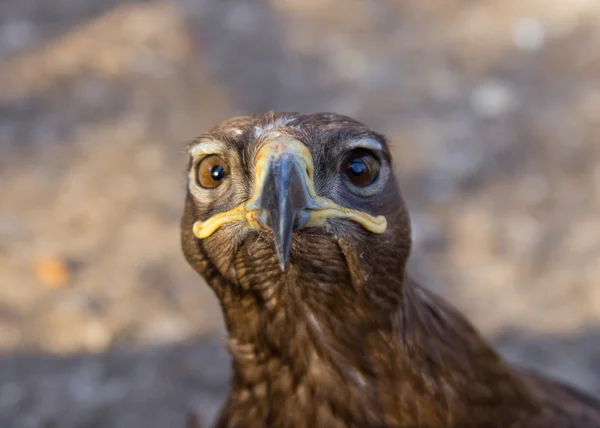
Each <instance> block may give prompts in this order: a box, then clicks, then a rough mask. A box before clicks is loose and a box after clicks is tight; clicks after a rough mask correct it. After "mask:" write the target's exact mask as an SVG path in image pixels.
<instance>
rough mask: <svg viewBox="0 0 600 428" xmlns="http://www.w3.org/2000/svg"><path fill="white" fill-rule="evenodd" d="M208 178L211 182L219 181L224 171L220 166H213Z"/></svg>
mask: <svg viewBox="0 0 600 428" xmlns="http://www.w3.org/2000/svg"><path fill="white" fill-rule="evenodd" d="M210 176H211V177H212V178H213V180H217V181H220V180H222V179H223V177H224V176H225V169H224V168H223V167H222V166H221V165H215V166H213V167H212V169H211V170H210Z"/></svg>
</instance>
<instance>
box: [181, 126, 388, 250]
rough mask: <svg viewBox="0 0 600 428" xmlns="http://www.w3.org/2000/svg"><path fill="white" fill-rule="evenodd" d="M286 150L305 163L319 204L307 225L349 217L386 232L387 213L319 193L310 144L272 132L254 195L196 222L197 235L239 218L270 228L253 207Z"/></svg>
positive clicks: (260, 159)
mask: <svg viewBox="0 0 600 428" xmlns="http://www.w3.org/2000/svg"><path fill="white" fill-rule="evenodd" d="M284 153H286V154H291V155H293V156H294V157H295V158H296V159H297V160H298V161H300V162H301V164H304V165H305V166H306V168H305V169H304V181H305V183H306V185H307V191H308V193H309V194H310V196H311V197H312V198H313V199H314V200H315V201H316V204H317V208H313V209H310V210H309V215H310V218H309V220H308V222H307V223H306V225H305V226H304V227H314V226H322V225H324V224H325V222H326V221H327V219H329V218H347V219H349V220H352V221H354V222H356V223H359V224H360V225H361V226H362V227H364V228H365V229H366V230H368V231H370V232H372V233H377V234H381V233H383V232H385V229H386V228H387V221H386V219H385V217H383V216H376V217H373V216H371V215H369V214H367V213H364V212H362V211H357V210H353V209H350V208H345V207H342V206H340V205H338V204H336V203H335V202H333V201H332V200H331V199H328V198H324V197H321V196H318V195H317V194H316V192H315V185H314V166H313V160H312V156H311V154H310V151H309V150H308V148H307V147H306V146H305V145H304V144H302V143H301V142H300V141H298V140H295V139H293V138H291V137H288V136H285V135H282V134H279V133H278V132H273V133H272V136H271V139H270V141H268V142H267V143H266V144H265V145H264V146H263V147H262V148H261V149H260V150H259V152H258V154H257V155H256V167H255V174H256V181H255V184H254V192H253V196H252V198H251V199H249V200H248V201H246V202H244V203H242V204H240V205H238V206H237V207H235V208H234V209H232V210H230V211H226V212H223V213H219V214H216V215H214V216H212V217H210V218H208V219H207V220H205V221H197V222H195V223H194V226H193V232H194V235H195V236H196V237H197V238H198V239H204V238H207V237H209V236H210V235H212V234H213V233H214V232H215V231H216V230H217V229H219V228H220V227H221V226H223V225H224V224H227V223H232V222H239V221H245V222H246V223H247V224H248V226H249V227H251V228H253V229H260V228H265V229H268V227H267V226H266V225H263V224H262V223H261V222H260V220H259V213H260V210H258V209H254V208H250V207H254V206H255V202H256V200H257V199H258V198H259V197H260V194H261V192H262V189H263V184H264V182H265V179H266V175H267V171H268V170H269V164H270V163H271V161H272V160H273V159H275V158H279V157H281V155H282V154H284Z"/></svg>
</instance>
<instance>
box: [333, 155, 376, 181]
mask: <svg viewBox="0 0 600 428" xmlns="http://www.w3.org/2000/svg"><path fill="white" fill-rule="evenodd" d="M379 167H380V164H379V161H378V160H377V158H376V157H375V155H374V154H373V153H371V152H370V151H369V150H366V149H356V150H354V151H352V152H351V153H350V155H349V156H348V157H347V158H346V161H345V162H344V165H343V166H342V171H343V172H344V173H345V174H346V176H347V177H348V179H349V180H350V182H351V183H352V184H354V185H355V186H359V187H365V186H368V185H369V184H371V183H373V182H374V181H375V180H377V177H379Z"/></svg>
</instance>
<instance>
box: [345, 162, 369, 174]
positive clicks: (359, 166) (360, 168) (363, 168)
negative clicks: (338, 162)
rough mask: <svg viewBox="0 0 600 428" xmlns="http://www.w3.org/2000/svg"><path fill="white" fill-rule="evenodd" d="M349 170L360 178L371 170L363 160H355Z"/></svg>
mask: <svg viewBox="0 0 600 428" xmlns="http://www.w3.org/2000/svg"><path fill="white" fill-rule="evenodd" d="M348 169H349V170H350V172H351V173H352V175H354V176H357V177H358V176H359V175H362V174H364V173H365V172H367V170H368V169H369V168H368V167H367V165H366V164H365V162H364V161H363V160H362V159H354V160H352V161H351V162H350V165H348Z"/></svg>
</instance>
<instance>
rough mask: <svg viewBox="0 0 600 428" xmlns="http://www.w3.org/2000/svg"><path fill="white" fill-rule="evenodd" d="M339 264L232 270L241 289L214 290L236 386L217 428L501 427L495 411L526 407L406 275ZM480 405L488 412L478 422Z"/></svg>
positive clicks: (503, 373) (486, 351) (474, 337)
mask: <svg viewBox="0 0 600 428" xmlns="http://www.w3.org/2000/svg"><path fill="white" fill-rule="evenodd" d="M339 263H340V261H339V260H337V259H335V258H330V259H329V260H324V261H323V262H322V263H321V265H320V266H319V268H320V269H314V266H311V267H310V269H309V267H308V266H302V265H301V264H297V265H294V264H292V265H291V267H290V269H289V270H288V271H286V272H285V273H281V271H280V270H276V269H275V268H277V269H278V266H277V265H276V263H274V265H273V268H272V269H271V267H270V266H269V265H263V266H261V269H259V270H257V269H252V270H244V268H245V266H238V272H243V278H242V279H241V281H240V284H239V285H238V286H237V287H226V286H225V287H219V289H220V290H222V293H223V294H221V296H220V298H221V302H222V304H223V310H224V315H225V321H226V324H227V327H228V330H229V348H230V351H231V354H232V357H233V382H232V387H233V388H232V392H231V395H230V397H229V399H228V402H227V404H226V406H225V408H224V411H223V413H222V417H221V420H220V423H219V424H218V426H242V427H243V426H259V425H260V426H394V425H395V424H398V423H400V424H404V425H406V424H408V426H410V424H416V425H415V426H448V427H454V426H456V427H458V426H461V427H470V426H476V425H471V424H470V423H479V424H481V423H487V422H489V419H487V418H490V417H492V418H506V419H503V420H506V421H508V422H510V421H512V419H511V418H512V416H511V415H510V414H506V412H504V413H502V409H504V408H506V405H507V404H510V405H512V406H514V407H517V408H519V407H520V408H523V406H524V404H523V403H525V405H527V404H526V403H528V400H529V396H528V394H527V392H526V391H525V388H524V387H523V386H522V385H520V384H519V383H518V382H517V381H516V380H515V379H514V376H513V375H512V372H511V371H510V369H509V368H508V367H507V366H506V365H505V364H504V362H503V361H502V360H501V359H500V358H499V357H498V356H497V354H496V353H495V352H494V351H493V350H492V349H491V348H490V347H489V346H488V345H487V344H486V343H485V342H484V341H483V340H482V339H481V338H480V337H479V336H478V334H477V333H476V332H475V331H474V330H473V328H472V327H471V326H470V325H469V323H468V322H467V321H466V320H464V319H463V318H462V317H461V316H460V315H459V314H458V313H457V312H455V311H454V310H453V309H451V308H450V307H448V306H447V305H446V304H445V303H444V302H443V301H441V300H440V299H438V298H436V297H435V296H432V295H431V294H429V293H428V292H426V291H425V290H423V289H422V288H420V287H419V286H418V285H416V284H415V283H414V282H413V281H412V280H410V279H409V278H408V277H406V276H405V275H401V276H389V275H388V276H385V275H384V272H382V273H381V275H379V272H377V271H374V270H370V271H369V273H368V275H365V271H360V272H359V271H356V270H355V271H352V269H347V265H346V264H345V263H344V265H343V267H344V269H341V268H342V265H341V264H340V265H338V264H339ZM365 280H366V281H374V283H375V284H377V286H376V287H365V285H366V284H365V282H364V281H365ZM368 290H370V291H368ZM490 385H491V387H490ZM477 405H483V406H484V407H485V408H486V409H488V411H487V412H486V413H485V414H482V415H481V416H480V417H478V416H477V415H476V413H474V412H473V411H472V410H473V406H477ZM495 408H497V409H499V410H498V411H497V412H496V411H493V409H495ZM527 410H528V411H534V410H535V409H533V407H531V408H529V409H527ZM265 424H266V425H265ZM419 424H421V425H419ZM440 424H445V425H440ZM483 426H485V425H483Z"/></svg>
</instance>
